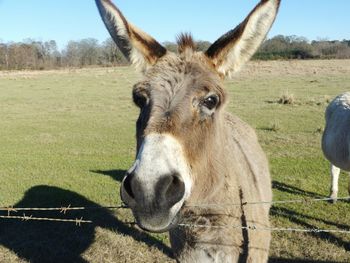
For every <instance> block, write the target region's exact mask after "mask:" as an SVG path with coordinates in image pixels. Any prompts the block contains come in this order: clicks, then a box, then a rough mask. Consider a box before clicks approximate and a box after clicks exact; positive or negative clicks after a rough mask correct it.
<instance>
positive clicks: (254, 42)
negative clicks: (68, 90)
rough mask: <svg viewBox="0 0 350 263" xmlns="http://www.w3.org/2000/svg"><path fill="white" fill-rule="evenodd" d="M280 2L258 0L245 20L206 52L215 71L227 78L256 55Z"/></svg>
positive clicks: (279, 0)
mask: <svg viewBox="0 0 350 263" xmlns="http://www.w3.org/2000/svg"><path fill="white" fill-rule="evenodd" d="M280 2H281V0H261V1H260V3H259V4H258V5H257V6H256V7H255V8H254V9H253V11H252V12H251V13H250V14H249V15H248V16H247V18H246V19H245V20H244V21H243V22H242V23H241V24H239V25H238V26H237V27H236V28H235V29H233V30H231V31H229V32H227V33H226V34H225V35H223V36H222V37H221V38H219V39H218V40H217V41H216V42H214V43H213V44H212V45H211V46H210V47H209V49H208V50H207V51H206V55H207V56H208V57H209V58H210V59H211V60H212V62H213V63H214V65H215V67H216V69H217V70H218V71H219V72H220V73H222V74H224V75H226V76H227V75H231V74H232V73H235V72H237V71H238V70H239V69H240V68H241V66H242V65H244V64H245V63H246V62H247V61H248V60H249V59H250V58H251V57H252V56H253V55H254V53H255V52H256V50H257V49H258V48H259V46H260V45H261V43H262V42H263V41H264V39H265V37H266V35H267V33H268V32H269V30H270V28H271V26H272V23H273V22H274V20H275V18H276V15H277V12H278V8H279V5H280Z"/></svg>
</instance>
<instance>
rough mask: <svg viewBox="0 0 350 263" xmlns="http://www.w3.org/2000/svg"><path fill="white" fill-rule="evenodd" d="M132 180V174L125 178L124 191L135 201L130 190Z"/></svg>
mask: <svg viewBox="0 0 350 263" xmlns="http://www.w3.org/2000/svg"><path fill="white" fill-rule="evenodd" d="M132 178H133V176H132V174H128V175H127V176H126V178H125V180H124V189H125V191H126V192H127V193H128V195H129V196H130V197H131V198H132V199H135V196H134V193H133V192H132V188H131V180H132Z"/></svg>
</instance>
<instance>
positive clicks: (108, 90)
mask: <svg viewBox="0 0 350 263" xmlns="http://www.w3.org/2000/svg"><path fill="white" fill-rule="evenodd" d="M139 78H140V76H139V75H137V74H136V73H134V71H133V70H132V69H130V68H127V67H122V68H113V69H111V68H109V69H101V68H100V69H83V70H71V71H68V70H67V71H47V72H46V71H45V72H0V125H1V126H0V206H10V205H13V206H16V207H21V206H22V207H28V206H30V207H42V206H44V207H52V206H54V207H55V206H58V207H61V206H67V205H69V204H71V205H72V206H83V205H84V206H106V205H117V204H120V198H119V185H120V181H121V180H122V177H123V175H124V172H125V170H126V169H128V168H129V166H130V165H131V164H132V161H133V157H134V154H135V150H134V149H135V140H134V123H135V119H136V118H137V113H138V112H137V109H136V107H134V106H133V104H132V102H131V87H132V83H134V82H135V81H136V80H137V79H139ZM226 87H227V89H228V90H229V93H230V96H231V100H230V103H229V106H228V110H229V111H231V112H233V113H235V114H237V115H238V116H240V117H241V118H242V119H243V120H245V121H246V122H248V123H249V124H250V125H252V126H253V127H254V128H256V130H257V133H258V136H259V139H260V142H261V144H262V146H263V148H264V150H265V152H266V153H267V155H268V157H269V162H270V168H271V174H272V179H273V186H274V189H273V191H274V199H275V200H286V199H300V198H314V197H325V196H327V195H328V193H329V186H330V184H329V181H330V178H329V171H328V170H329V164H328V163H327V161H326V160H325V159H324V157H323V155H322V152H321V149H320V140H321V135H322V129H323V127H324V110H325V107H326V106H327V103H328V102H329V100H330V99H332V98H333V97H334V96H335V95H337V94H339V93H341V92H344V91H349V90H350V61H349V60H338V61H337V60H328V61H290V62H284V61H280V62H252V63H250V64H249V65H248V66H247V67H246V68H245V69H244V70H243V71H242V72H241V73H240V74H238V75H237V76H236V77H235V78H234V79H233V80H230V81H227V82H226ZM283 94H289V95H291V94H292V95H293V96H294V103H293V104H292V105H281V104H279V103H277V101H278V99H279V98H280V97H281V96H282V95H283ZM347 180H348V176H346V175H345V174H342V175H341V177H340V191H339V195H340V196H346V195H347V194H348V193H347V192H346V188H347ZM349 209H350V203H349V202H343V201H339V202H338V203H337V204H334V205H332V204H330V203H315V204H309V203H306V204H283V205H282V204H281V205H277V206H274V207H273V208H272V210H271V221H272V224H273V226H275V227H296V228H312V229H314V228H326V229H345V230H350V223H349V222H350V212H349ZM5 214H7V212H3V213H1V212H0V215H5ZM12 214H13V215H22V214H23V213H19V212H17V213H15V212H12ZM26 215H28V216H29V215H33V216H51V217H63V218H76V217H79V218H80V217H81V216H83V218H84V219H88V220H89V219H91V220H93V221H94V224H91V225H83V226H81V227H77V226H75V225H74V224H72V223H40V222H22V221H13V220H5V219H0V262H33V263H39V262H174V260H173V259H172V258H171V252H170V249H169V247H168V239H167V236H166V235H150V234H148V233H144V232H142V231H140V230H138V229H137V228H134V227H131V226H129V225H127V224H125V223H123V222H125V221H131V220H132V217H131V215H130V212H129V211H128V210H119V211H109V210H107V209H103V208H101V209H96V210H91V211H86V212H68V213H67V214H66V215H63V214H62V213H58V212H47V213H34V212H33V213H31V212H26ZM349 251H350V235H349V234H338V233H329V234H316V233H286V232H274V233H273V240H272V244H271V253H270V254H271V262H350V253H349Z"/></svg>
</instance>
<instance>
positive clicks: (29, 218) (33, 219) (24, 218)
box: [0, 214, 93, 226]
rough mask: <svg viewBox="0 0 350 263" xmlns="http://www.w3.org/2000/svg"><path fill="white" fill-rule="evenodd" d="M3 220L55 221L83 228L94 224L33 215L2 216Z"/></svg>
mask: <svg viewBox="0 0 350 263" xmlns="http://www.w3.org/2000/svg"><path fill="white" fill-rule="evenodd" d="M0 218H2V219H20V220H22V221H53V222H69V223H75V225H76V226H81V224H83V223H84V224H87V223H89V224H91V223H93V222H92V221H91V220H83V217H81V218H80V219H79V218H75V219H61V218H49V217H33V216H32V215H30V216H26V215H25V214H23V216H9V215H7V216H0Z"/></svg>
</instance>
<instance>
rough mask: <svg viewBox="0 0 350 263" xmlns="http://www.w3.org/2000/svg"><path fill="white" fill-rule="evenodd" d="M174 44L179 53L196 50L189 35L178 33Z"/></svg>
mask: <svg viewBox="0 0 350 263" xmlns="http://www.w3.org/2000/svg"><path fill="white" fill-rule="evenodd" d="M176 42H177V45H178V50H179V53H182V52H184V51H185V50H186V49H191V50H196V44H195V43H194V40H193V37H192V35H191V33H180V34H179V35H178V36H177V38H176Z"/></svg>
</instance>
